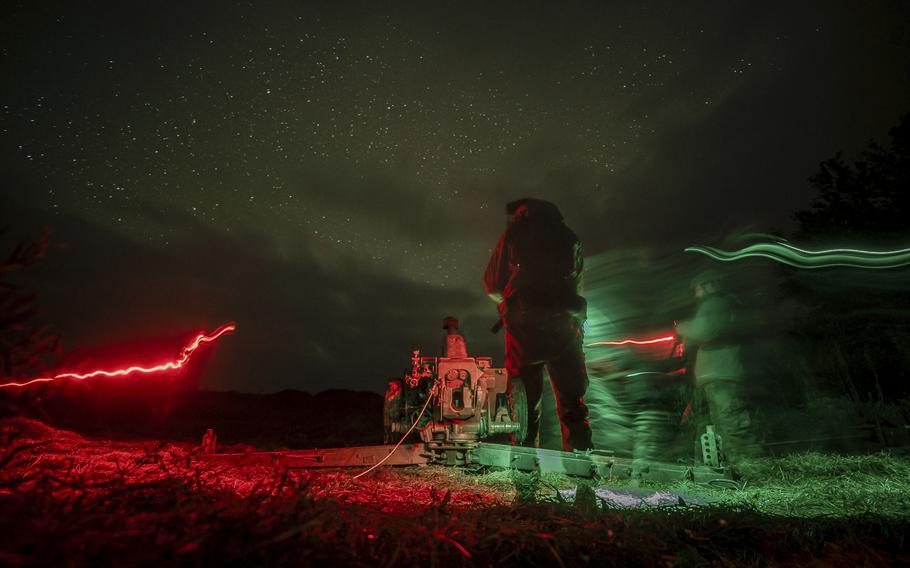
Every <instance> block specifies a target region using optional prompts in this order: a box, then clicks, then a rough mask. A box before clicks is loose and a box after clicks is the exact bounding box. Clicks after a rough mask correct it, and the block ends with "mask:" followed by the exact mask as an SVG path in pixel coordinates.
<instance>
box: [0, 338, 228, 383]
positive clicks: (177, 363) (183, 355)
mask: <svg viewBox="0 0 910 568" xmlns="http://www.w3.org/2000/svg"><path fill="white" fill-rule="evenodd" d="M235 329H237V326H236V325H235V324H233V323H227V324H224V325H222V326H221V327H219V328H217V329H216V330H214V331H213V332H211V333H205V332H200V333H199V334H198V335H197V336H196V337H195V338H194V339H193V340H192V341H191V342H190V343H189V344H187V345H186V346H185V347H184V348H183V349H181V350H180V355H179V356H178V357H177V358H176V359H174V360H173V361H167V362H165V363H159V364H157V365H153V366H149V367H144V366H140V365H132V366H130V367H126V368H123V369H117V370H114V371H108V370H103V369H99V370H96V371H90V372H88V373H60V374H59V375H54V376H52V377H39V378H37V379H31V380H28V381H25V382H22V383H16V382H13V383H4V384H0V388H22V387H27V386H29V385H33V384H36V383H49V382H52V381H57V380H61V379H73V380H76V381H84V380H86V379H92V378H95V377H125V376H127V375H131V374H133V373H144V374H148V373H160V372H162V371H172V370H176V369H179V368H181V367H183V366H184V365H186V363H187V361H189V360H190V356H192V354H193V352H194V351H196V349H198V348H199V346H200V345H202V344H203V343H211V342H213V341H215V340H217V339H218V338H219V337H221V336H222V335H225V334H228V333H231V332H232V331H234V330H235Z"/></svg>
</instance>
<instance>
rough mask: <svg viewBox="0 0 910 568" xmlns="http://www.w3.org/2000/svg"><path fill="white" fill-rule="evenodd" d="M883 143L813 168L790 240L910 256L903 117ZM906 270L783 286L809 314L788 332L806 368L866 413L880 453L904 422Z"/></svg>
mask: <svg viewBox="0 0 910 568" xmlns="http://www.w3.org/2000/svg"><path fill="white" fill-rule="evenodd" d="M889 134H890V139H891V140H890V144H888V145H887V146H883V145H881V144H879V143H878V142H875V141H871V142H870V143H869V145H868V146H867V147H866V149H865V150H864V151H863V152H862V153H861V154H860V157H859V159H858V160H856V161H855V162H853V164H848V163H847V162H846V161H845V160H844V159H843V156H842V155H841V154H840V153H838V154H837V155H835V156H834V157H833V158H831V159H829V160H826V161H824V162H822V163H821V165H820V169H819V172H818V173H817V174H816V175H814V176H813V177H811V178H810V179H809V182H810V183H811V184H812V185H813V186H814V187H815V188H816V189H817V190H818V196H817V198H816V199H815V200H814V201H813V203H812V204H811V206H810V207H809V208H808V209H806V210H803V211H799V212H797V213H796V214H795V218H796V220H797V221H798V222H799V229H798V231H797V232H796V234H795V235H794V236H795V237H796V240H798V241H799V242H801V243H817V244H822V245H839V246H843V245H852V246H867V247H875V248H877V249H882V250H884V249H888V250H894V249H898V248H906V247H907V246H910V114H907V115H904V116H903V117H902V118H901V119H900V121H899V123H898V124H897V125H896V126H895V127H894V128H892V129H891V130H890V131H889ZM908 270H910V269H908V268H906V267H904V268H899V269H895V270H894V271H890V273H888V274H883V273H864V274H858V273H856V272H851V271H849V270H838V269H831V270H829V271H826V273H824V274H817V275H813V276H814V277H815V278H814V279H812V278H809V277H808V275H804V276H805V277H800V276H799V275H796V274H794V275H793V277H792V279H791V281H790V289H791V291H793V292H794V293H795V294H796V295H797V296H798V297H799V298H800V299H801V300H802V301H803V302H804V304H806V305H807V306H810V308H809V309H808V310H807V312H806V313H805V315H804V317H803V318H802V319H801V320H800V321H799V322H797V325H796V329H795V331H797V332H798V333H799V334H800V335H802V336H803V337H805V338H807V339H809V340H810V344H811V345H813V346H814V348H815V352H814V363H815V365H814V366H815V368H816V369H818V370H819V371H818V372H819V374H820V375H822V377H821V378H822V379H823V380H824V381H827V382H828V383H829V384H837V383H838V382H840V383H841V384H842V385H843V386H844V387H845V389H846V391H847V392H848V393H850V395H851V396H852V397H853V398H854V400H856V401H857V403H859V404H860V405H861V406H863V407H864V408H865V411H864V414H865V415H866V416H867V417H869V418H870V419H874V422H875V424H876V427H877V432H878V434H879V438H880V440H881V441H882V442H885V443H889V440H888V434H887V431H886V430H887V427H888V426H889V425H890V426H893V427H894V428H893V430H895V431H896V430H898V429H900V427H901V426H900V424H901V422H903V423H904V424H906V423H907V420H908V417H910V398H908V397H910V317H908V316H910V294H908V289H907V288H906V287H904V286H903V285H902V284H901V283H903V282H910V279H908V278H905V276H906V275H907V274H908ZM820 281H825V285H824V286H818V285H817V283H818V282H820ZM809 282H815V285H811V284H808V283H809ZM857 282H862V288H859V287H857V286H856V285H855V284H856V283H857ZM886 283H888V284H887V285H885V284H886ZM895 283H897V285H895ZM900 401H902V405H903V409H902V410H896V412H897V415H895V416H891V417H887V416H885V411H884V410H883V409H884V408H885V406H887V405H888V404H890V403H895V402H900ZM870 408H871V409H872V410H869V409H870ZM897 408H898V409H900V407H899V406H898V407H897ZM901 415H902V418H901Z"/></svg>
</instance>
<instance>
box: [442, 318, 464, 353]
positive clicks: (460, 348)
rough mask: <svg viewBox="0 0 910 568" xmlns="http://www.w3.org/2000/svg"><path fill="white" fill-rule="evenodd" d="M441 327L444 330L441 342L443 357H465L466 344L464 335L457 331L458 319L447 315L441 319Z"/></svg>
mask: <svg viewBox="0 0 910 568" xmlns="http://www.w3.org/2000/svg"><path fill="white" fill-rule="evenodd" d="M442 329H444V330H446V336H445V340H444V341H443V343H442V356H443V357H461V358H464V357H467V356H468V345H467V343H465V341H464V336H463V335H461V334H460V333H458V320H457V319H455V318H453V317H452V316H447V317H446V318H445V319H443V320H442Z"/></svg>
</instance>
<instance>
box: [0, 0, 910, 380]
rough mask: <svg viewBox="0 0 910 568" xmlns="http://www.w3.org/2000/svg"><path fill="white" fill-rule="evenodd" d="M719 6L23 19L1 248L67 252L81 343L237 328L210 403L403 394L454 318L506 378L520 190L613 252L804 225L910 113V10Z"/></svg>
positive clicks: (52, 309)
mask: <svg viewBox="0 0 910 568" xmlns="http://www.w3.org/2000/svg"><path fill="white" fill-rule="evenodd" d="M387 4H388V5H387ZM691 4H696V3H680V2H672V1H667V2H634V3H632V2H629V3H623V4H622V5H620V3H618V2H615V3H614V2H610V3H607V2H597V3H593V2H592V3H572V4H571V5H570V4H568V3H562V2H550V3H517V2H516V3H508V2H506V3H476V4H473V3H466V2H458V3H456V2H438V3H430V2H424V3H413V4H408V3H395V4H394V6H393V5H392V4H391V3H347V2H324V3H304V2H289V1H286V2H262V3H242V2H241V3H228V2H211V3H202V2H192V3H187V2H182V3H176V2H174V3H160V2H148V3H140V2H117V3H113V2H112V3H102V2H64V3H60V4H58V5H52V4H49V3H45V2H38V1H34V2H33V1H22V2H5V3H4V5H3V8H2V9H0V13H2V30H0V77H2V81H3V88H2V89H0V168H2V172H3V179H2V186H0V187H2V190H0V191H2V200H0V224H2V225H7V226H9V228H10V230H9V232H8V233H7V235H5V240H4V241H3V244H4V246H5V247H10V246H11V245H12V243H13V242H14V240H15V239H23V238H28V237H34V236H38V235H39V234H40V232H41V229H42V227H45V226H46V227H49V228H50V229H51V230H52V232H53V233H52V234H53V237H54V240H56V241H58V242H61V243H64V244H65V247H64V248H61V249H55V250H53V251H51V253H50V254H49V255H48V257H47V258H46V259H45V261H44V262H43V263H42V264H41V265H40V266H37V267H35V268H33V269H30V271H29V274H28V275H24V276H23V277H24V278H25V280H26V281H28V282H29V283H30V285H32V286H33V287H34V288H35V289H36V290H37V291H38V292H39V293H40V307H41V313H40V320H41V321H44V322H47V323H51V324H53V325H54V329H55V330H56V331H57V332H59V333H60V335H61V339H62V344H63V347H64V349H65V350H73V349H78V348H83V347H98V346H104V345H107V344H112V343H116V342H122V341H126V340H131V339H141V338H153V337H162V336H170V335H178V336H179V335H180V334H186V333H188V332H190V331H193V330H197V329H202V328H209V329H210V328H213V327H215V326H217V325H219V324H221V323H223V322H225V321H229V320H236V321H237V323H238V331H237V333H236V334H235V335H233V336H230V337H228V338H225V339H224V340H223V341H222V343H220V344H219V345H218V347H217V348H216V349H217V353H216V354H215V355H214V357H212V359H211V361H210V363H211V365H210V366H209V367H208V369H207V370H206V372H205V375H204V377H203V379H202V380H203V385H205V386H206V387H209V388H215V389H221V390H227V389H237V390H245V391H261V392H269V391H276V390H280V389H284V388H296V389H301V390H309V391H318V390H322V389H326V388H335V387H337V388H356V389H369V390H381V389H383V388H384V385H385V379H386V378H388V377H389V376H394V375H399V374H400V372H401V370H402V369H403V368H404V367H405V365H406V364H407V363H408V360H409V355H410V350H411V349H412V348H417V347H420V348H422V349H424V350H426V351H427V352H432V353H433V354H435V351H436V350H437V349H438V347H439V345H440V340H441V333H442V331H441V329H440V327H441V320H442V318H443V316H446V315H454V316H456V317H459V318H460V319H461V320H462V323H463V329H464V331H465V333H466V335H467V337H468V341H469V347H471V348H472V350H473V351H474V352H475V353H476V354H487V355H494V356H495V357H496V361H497V362H500V361H501V355H502V347H501V343H500V342H501V336H500V337H495V336H493V335H491V334H490V333H489V331H488V330H489V327H490V325H491V324H492V323H493V321H494V320H495V318H496V312H495V306H494V305H493V304H492V303H491V302H490V301H489V300H488V299H487V298H486V297H485V295H484V293H483V288H482V284H481V279H480V278H481V274H482V271H483V268H484V266H485V263H486V260H487V258H488V255H489V252H490V249H491V247H492V246H493V245H494V243H495V240H496V238H497V236H498V234H499V232H500V231H501V230H502V228H503V225H504V215H503V205H504V203H505V202H507V201H509V200H512V199H515V198H518V197H522V196H534V197H540V198H545V199H551V200H553V201H554V202H556V203H557V204H558V205H559V206H560V208H561V209H562V210H563V212H564V214H565V216H566V219H567V222H568V223H569V224H570V226H571V227H572V228H573V229H575V231H576V232H577V233H578V234H579V236H580V237H581V239H582V242H583V243H584V246H585V251H586V253H587V254H589V255H597V254H600V253H608V252H611V251H616V250H640V249H648V250H658V249H659V250H664V251H666V250H669V251H673V250H681V248H682V247H683V246H686V245H688V244H693V243H708V244H710V243H712V242H716V240H717V239H719V238H721V237H722V236H723V235H725V234H727V233H729V232H731V231H734V230H742V229H749V230H768V231H770V230H777V231H786V230H788V229H790V228H792V220H791V217H792V214H793V212H794V211H796V210H798V209H800V208H803V207H805V206H806V205H808V203H809V202H810V201H811V198H812V196H813V193H812V189H811V188H810V186H809V185H808V184H807V182H806V178H808V177H809V176H811V175H812V174H813V173H814V172H815V171H816V169H817V165H818V162H819V161H821V160H824V159H827V158H829V157H832V156H833V155H834V153H835V152H837V151H839V150H843V151H844V152H845V153H846V155H847V156H853V155H854V154H855V153H856V152H857V151H859V150H860V149H861V148H862V147H863V146H865V144H866V143H867V142H868V140H869V139H870V138H877V139H881V140H884V139H885V138H886V135H887V130H888V128H889V127H890V126H893V125H894V124H896V122H897V121H898V118H899V117H900V115H901V114H903V113H905V112H908V111H910V6H908V4H907V3H906V2H903V1H894V2H888V1H881V2H868V3H860V2H832V1H825V2H780V3H776V4H775V5H773V6H771V5H769V4H770V3H756V2H735V1H726V2H717V3H713V4H712V5H709V4H707V3H697V6H695V7H693V6H692V5H691ZM380 6H382V7H380Z"/></svg>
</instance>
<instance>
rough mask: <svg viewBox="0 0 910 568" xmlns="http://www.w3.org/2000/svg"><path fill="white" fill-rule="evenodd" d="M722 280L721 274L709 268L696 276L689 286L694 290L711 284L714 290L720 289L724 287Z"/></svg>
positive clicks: (722, 275)
mask: <svg viewBox="0 0 910 568" xmlns="http://www.w3.org/2000/svg"><path fill="white" fill-rule="evenodd" d="M724 278H725V277H724V274H723V273H722V272H720V271H719V270H715V269H713V268H709V269H707V270H702V271H701V272H699V273H698V274H696V275H695V277H694V278H693V279H692V281H691V282H690V283H689V286H690V287H691V288H692V289H693V290H694V289H695V287H696V286H701V287H702V288H704V287H705V285H706V284H713V285H714V288H715V289H721V288H723V287H724Z"/></svg>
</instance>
